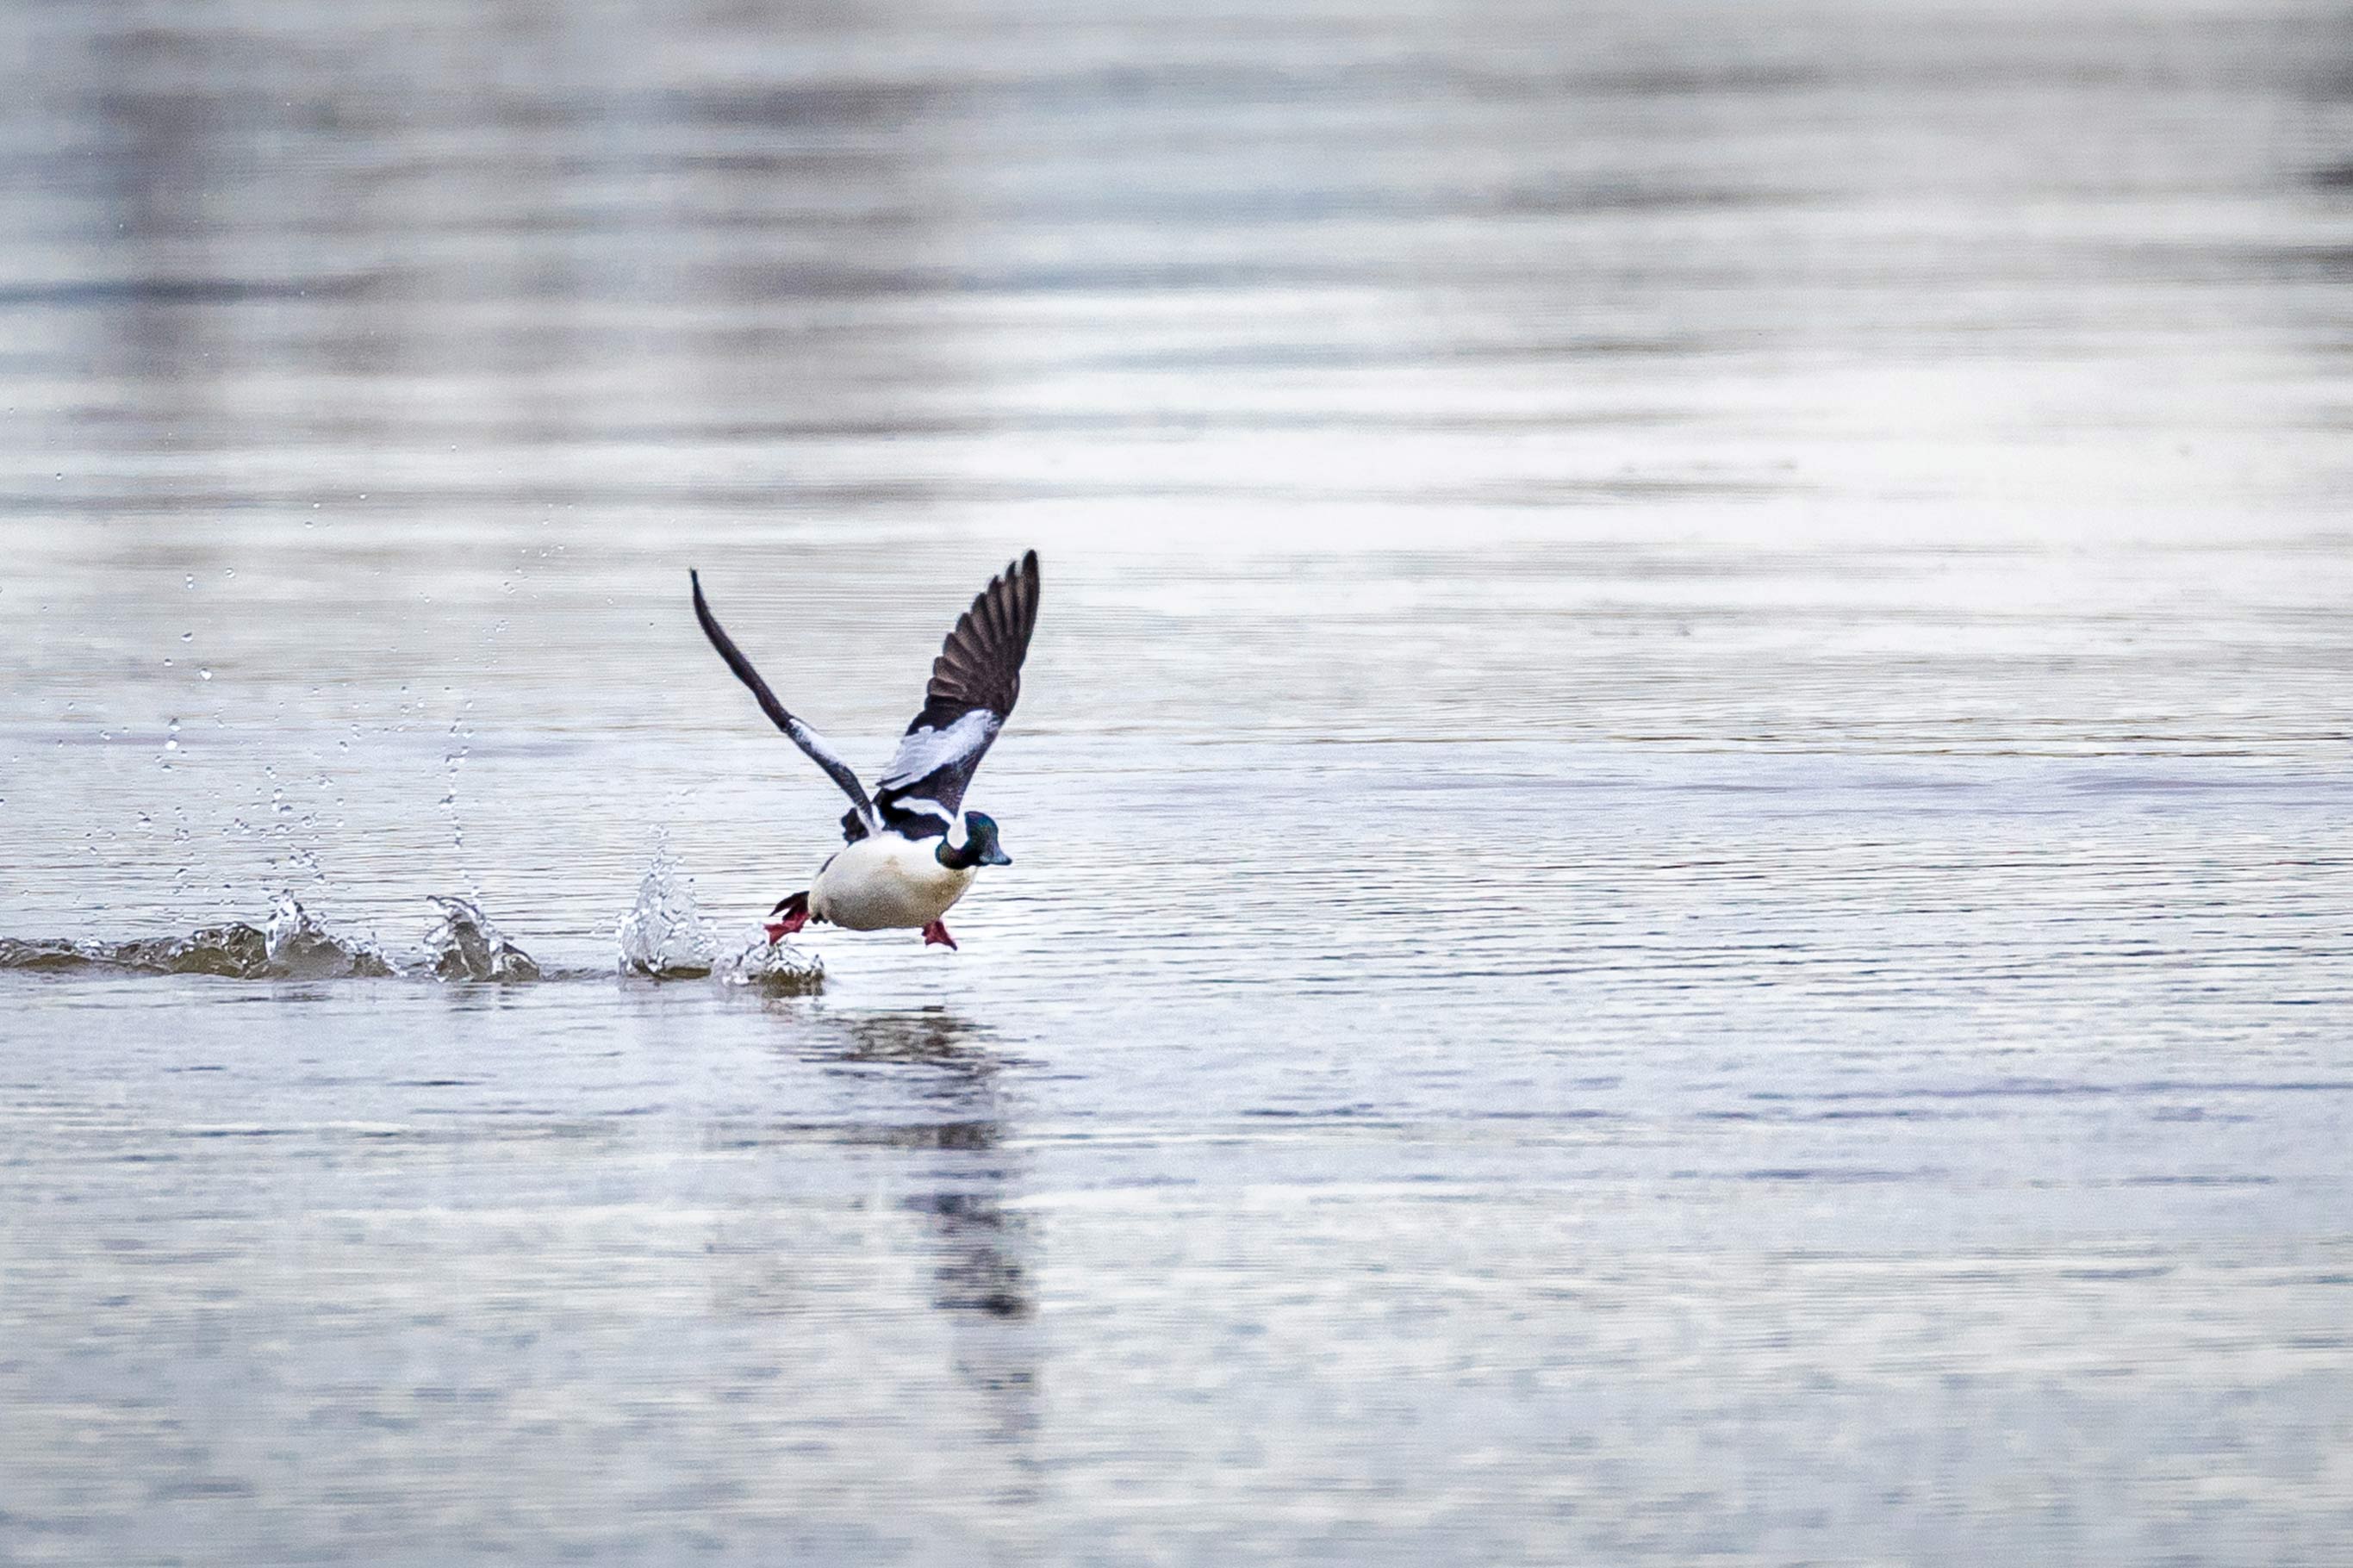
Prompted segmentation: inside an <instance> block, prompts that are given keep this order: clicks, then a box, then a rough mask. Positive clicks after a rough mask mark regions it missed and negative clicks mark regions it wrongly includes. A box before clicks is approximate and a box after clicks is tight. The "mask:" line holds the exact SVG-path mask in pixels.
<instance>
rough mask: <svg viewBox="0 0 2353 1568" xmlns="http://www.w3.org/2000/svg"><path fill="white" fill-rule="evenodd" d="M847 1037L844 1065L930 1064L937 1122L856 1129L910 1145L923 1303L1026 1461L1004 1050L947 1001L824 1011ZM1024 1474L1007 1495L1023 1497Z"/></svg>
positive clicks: (928, 1094)
mask: <svg viewBox="0 0 2353 1568" xmlns="http://www.w3.org/2000/svg"><path fill="white" fill-rule="evenodd" d="M822 1022H823V1023H826V1024H838V1025H839V1026H840V1027H841V1028H842V1029H843V1030H844V1032H845V1033H846V1034H847V1036H848V1037H849V1050H847V1051H845V1052H839V1053H838V1054H835V1055H834V1058H833V1059H835V1060H837V1061H840V1062H844V1063H859V1064H877V1065H879V1064H882V1063H899V1064H905V1065H908V1066H920V1067H923V1068H929V1069H932V1070H931V1071H929V1072H928V1073H926V1074H925V1076H924V1079H923V1085H922V1087H921V1089H919V1090H918V1092H919V1093H920V1094H921V1095H922V1096H923V1099H924V1100H929V1101H931V1102H933V1103H934V1104H935V1105H936V1106H937V1107H938V1108H939V1110H940V1111H941V1112H942V1115H941V1118H940V1119H939V1120H937V1121H916V1122H907V1121H899V1122H896V1123H893V1124H892V1125H889V1126H881V1127H873V1128H870V1129H867V1130H865V1131H863V1132H862V1133H860V1134H858V1135H856V1138H857V1141H858V1142H874V1143H880V1144H887V1145H888V1146H890V1147H892V1148H894V1149H900V1150H904V1151H907V1152H909V1153H910V1154H911V1155H912V1156H913V1158H912V1159H911V1160H910V1161H909V1163H908V1165H907V1167H906V1168H905V1169H904V1171H903V1172H902V1175H903V1178H904V1179H905V1181H906V1187H905V1190H904V1192H903V1194H902V1197H901V1198H900V1200H899V1201H900V1206H902V1208H904V1209H905V1210H906V1211H907V1212H909V1213H911V1214H913V1215H919V1216H921V1218H922V1220H923V1229H924V1231H925V1232H926V1234H927V1235H928V1237H929V1238H930V1242H931V1247H932V1250H933V1258H932V1305H933V1306H934V1308H936V1309H937V1310H939V1311H940V1312H941V1313H942V1314H944V1317H945V1319H946V1321H948V1322H949V1324H950V1325H951V1332H952V1333H953V1335H954V1343H955V1370H956V1372H957V1373H958V1375H960V1376H961V1377H962V1378H964V1379H965V1382H966V1383H967V1384H970V1385H971V1386H972V1388H973V1389H974V1390H975V1392H976V1393H977V1394H979V1395H980V1397H981V1398H982V1399H983V1400H984V1401H985V1402H986V1408H987V1411H988V1412H989V1419H990V1432H989V1436H990V1437H991V1438H992V1440H993V1441H994V1442H996V1443H997V1444H1001V1445H1007V1446H1008V1447H1007V1450H1006V1451H1007V1454H1008V1458H1011V1459H1012V1460H1013V1462H1014V1463H1015V1464H1017V1465H1018V1466H1019V1467H1020V1468H1022V1469H1023V1470H1024V1471H1027V1470H1028V1469H1029V1467H1030V1463H1031V1457H1030V1456H1029V1439H1030V1438H1031V1437H1032V1436H1034V1434H1035V1432H1036V1430H1037V1426H1038V1408H1037V1404H1038V1397H1039V1377H1038V1364H1039V1352H1040V1346H1039V1338H1038V1335H1039V1328H1038V1324H1037V1322H1036V1321H1035V1320H1036V1317H1037V1311H1038V1293H1037V1274H1038V1269H1037V1251H1038V1238H1037V1237H1036V1235H1035V1234H1034V1233H1033V1231H1032V1230H1031V1228H1030V1225H1029V1215H1027V1213H1025V1212H1024V1211H1023V1209H1022V1208H1021V1207H1020V1206H1019V1205H1018V1204H1016V1203H1013V1202H1010V1201H1009V1200H1010V1199H1011V1198H1012V1196H1013V1189H1014V1185H1015V1181H1016V1178H1017V1176H1018V1165H1019V1159H1018V1155H1016V1153H1015V1152H1013V1151H1012V1150H1011V1149H1009V1148H1008V1146H1007V1128H1006V1124H1005V1121H1004V1115H1003V1107H1002V1104H1001V1102H1000V1100H999V1096H998V1092H997V1075H998V1073H999V1072H1000V1071H1002V1070H1003V1068H1004V1067H1005V1060H1004V1058H1001V1057H999V1056H997V1054H996V1053H995V1052H993V1051H991V1050H989V1049H987V1047H986V1046H984V1045H983V1044H981V1043H980V1041H979V1039H978V1038H976V1035H975V1032H974V1031H973V1029H972V1028H971V1027H970V1026H968V1025H966V1024H965V1022H964V1021H963V1020H961V1019H959V1018H958V1017H956V1016H955V1015H954V1014H953V1013H950V1012H948V1011H947V1010H945V1009H944V1008H938V1007H929V1008H924V1009H922V1010H920V1011H915V1012H906V1013H869V1014H863V1015H858V1016H834V1017H830V1018H823V1019H822ZM1028 1484H1029V1483H1028V1482H1027V1481H1026V1480H1023V1481H1019V1482H1017V1483H1016V1484H1015V1485H1014V1487H1013V1489H1012V1490H1011V1491H1009V1492H1008V1493H1007V1494H1006V1495H1007V1496H1008V1497H1010V1496H1018V1495H1024V1494H1025V1492H1026V1489H1027V1487H1028Z"/></svg>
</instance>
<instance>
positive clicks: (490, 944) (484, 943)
mask: <svg viewBox="0 0 2353 1568" xmlns="http://www.w3.org/2000/svg"><path fill="white" fill-rule="evenodd" d="M433 902H434V903H435V904H436V905H437V906H438V907H439V909H440V910H441V920H440V923H438V925H436V926H435V927H434V928H433V929H432V931H429V932H427V935H426V938H425V944H426V946H427V948H429V949H431V950H432V952H431V956H432V963H433V973H436V974H438V975H439V976H440V977H441V978H442V979H444V980H501V981H504V980H536V979H538V978H539V977H540V971H539V964H538V963H536V962H535V961H533V958H532V956H531V954H529V953H527V952H524V951H523V950H522V949H521V948H519V947H517V946H516V945H515V944H514V943H512V942H509V941H508V940H507V939H506V938H505V937H504V936H503V935H501V933H500V931H499V928H498V927H496V926H494V925H492V924H491V921H490V917H489V916H488V915H485V914H484V913H482V911H481V910H480V907H479V906H477V905H476V904H475V903H474V902H473V901H472V900H470V899H460V898H457V897H454V896H453V897H448V898H444V897H440V896H438V895H437V896H436V897H435V898H434V900H433Z"/></svg>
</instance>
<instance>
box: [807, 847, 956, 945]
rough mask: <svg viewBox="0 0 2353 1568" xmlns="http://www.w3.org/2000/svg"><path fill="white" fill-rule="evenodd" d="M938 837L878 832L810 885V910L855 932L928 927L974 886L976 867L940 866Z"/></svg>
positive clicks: (844, 854) (848, 850)
mask: <svg viewBox="0 0 2353 1568" xmlns="http://www.w3.org/2000/svg"><path fill="white" fill-rule="evenodd" d="M939 842H940V841H939V840H938V839H936V838H925V839H919V840H912V841H911V840H908V839H905V838H902V837H899V836H898V835H897V834H895V833H877V834H873V835H871V836H869V837H865V838H861V839H860V840H859V841H858V842H857V843H855V844H852V845H850V846H849V847H846V848H844V849H843V850H842V851H841V853H839V855H836V856H835V857H834V858H832V859H830V860H828V861H827V862H826V864H825V868H824V869H823V870H821V871H819V872H818V874H817V881H816V882H815V883H814V884H813V885H812V886H811V887H810V889H809V912H810V913H811V914H814V915H815V916H817V917H818V919H819V920H824V921H832V922H833V923H834V924H835V925H838V926H842V927H845V928H847V929H848V930H850V931H888V930H893V929H896V928H898V927H901V926H926V925H929V924H931V923H932V922H933V921H935V920H937V919H939V918H940V917H941V916H942V915H944V914H945V913H947V912H948V909H949V906H951V905H953V904H954V903H955V901H956V900H958V899H960V898H962V897H964V890H965V889H966V888H968V887H970V886H971V885H972V877H973V873H972V871H971V870H969V869H967V870H963V871H957V870H954V869H951V868H948V867H945V866H943V865H941V864H940V861H939V857H938V855H936V854H935V853H934V849H935V847H937V845H938V844H939Z"/></svg>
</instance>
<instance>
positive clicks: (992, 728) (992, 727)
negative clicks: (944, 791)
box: [881, 708, 1002, 789]
mask: <svg viewBox="0 0 2353 1568" xmlns="http://www.w3.org/2000/svg"><path fill="white" fill-rule="evenodd" d="M1000 722H1002V721H1000V720H999V719H998V718H997V715H996V714H994V713H992V712H990V711H989V710H987V709H986V708H976V709H974V710H972V711H971V712H969V713H966V714H965V715H964V716H963V717H962V718H959V719H958V720H957V721H955V723H953V724H951V725H949V726H948V727H947V728H946V729H944V730H934V729H933V728H932V727H931V726H930V725H929V724H926V725H924V726H923V728H922V729H920V730H910V731H907V733H906V734H905V735H903V736H902V737H901V738H900V741H899V751H898V753H897V754H896V755H895V756H893V757H892V759H891V767H890V771H889V772H887V773H884V774H883V775H882V780H881V787H882V788H884V789H896V788H898V787H899V786H900V785H901V784H913V783H914V782H915V781H916V780H917V779H921V778H929V777H930V776H931V775H932V774H933V773H937V772H938V771H939V770H940V769H942V768H944V767H946V766H947V765H948V764H949V763H955V762H958V761H961V760H962V759H963V758H965V757H967V756H970V755H971V754H972V753H973V752H976V751H978V750H980V749H981V748H982V747H983V746H986V745H987V744H988V742H989V741H990V740H991V738H993V737H994V736H995V735H996V733H997V725H998V724H999V723H1000Z"/></svg>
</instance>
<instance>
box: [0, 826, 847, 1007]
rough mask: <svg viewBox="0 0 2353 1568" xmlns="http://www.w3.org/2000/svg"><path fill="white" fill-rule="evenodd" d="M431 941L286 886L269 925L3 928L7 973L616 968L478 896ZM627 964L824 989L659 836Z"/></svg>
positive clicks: (547, 973) (427, 973)
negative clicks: (315, 907) (527, 928)
mask: <svg viewBox="0 0 2353 1568" xmlns="http://www.w3.org/2000/svg"><path fill="white" fill-rule="evenodd" d="M428 901H429V902H430V903H431V904H432V905H433V907H434V910H435V911H436V914H437V919H436V920H435V921H434V923H433V925H432V927H431V929H430V930H428V931H427V932H426V933H425V938H424V945H423V946H422V948H421V949H418V950H414V951H410V952H403V953H401V954H399V955H398V956H395V955H393V954H391V953H388V952H385V949H384V948H383V947H381V946H380V945H378V944H377V942H375V940H374V939H373V938H370V937H358V936H351V935H344V934H339V933H337V932H336V931H332V930H331V929H329V927H328V926H327V924H326V922H324V921H322V920H320V919H319V918H318V917H317V916H316V915H313V914H312V913H311V911H310V910H306V909H304V908H303V907H302V905H301V902H300V901H298V900H296V899H295V897H294V896H293V894H291V893H282V894H280V895H279V897H278V899H277V900H276V901H275V903H274V904H273V906H272V907H271V910H270V912H269V918H268V919H267V920H266V921H263V922H262V923H261V924H259V925H252V924H248V923H247V922H245V921H227V922H226V923H224V924H221V925H209V926H203V927H199V928H198V929H196V930H195V931H189V932H187V933H185V935H178V936H152V937H141V938H137V939H134V940H132V941H128V942H108V941H101V940H91V939H75V938H23V937H0V972H7V971H21V972H26V973H75V972H81V971H100V972H107V971H111V972H114V973H126V974H209V975H216V976H219V977H222V978H225V979H231V980H343V979H365V980H388V979H411V978H424V979H432V980H440V981H448V982H465V983H475V982H479V983H486V984H520V983H523V982H529V981H538V980H556V979H565V980H583V979H591V978H596V977H600V976H609V975H610V974H611V973H613V971H611V970H609V969H588V970H568V971H567V970H552V969H550V968H549V967H548V966H546V965H543V964H542V963H540V962H539V961H538V960H537V959H535V958H533V956H532V955H531V954H530V953H528V952H524V951H523V950H522V948H521V947H520V946H518V945H517V944H516V943H515V942H512V941H511V940H510V939H509V938H508V937H507V936H506V934H505V933H504V932H502V931H500V930H499V928H498V927H497V926H496V925H495V924H493V923H492V922H491V918H490V917H489V916H488V915H486V914H484V913H483V912H482V910H481V906H480V904H478V903H476V902H475V901H474V900H471V899H467V898H461V897H459V896H457V895H455V894H436V895H433V896H432V897H431V898H430V899H429V900H428ZM616 937H617V944H618V947H619V962H618V967H619V972H620V973H621V974H622V975H624V976H626V977H631V978H636V979H640V980H652V981H663V982H668V981H680V980H715V981H717V982H719V983H721V984H726V985H732V986H747V987H752V988H754V989H757V990H761V991H765V992H769V993H774V994H787V995H789V994H801V993H807V992H814V991H817V990H818V989H820V988H821V987H822V986H823V984H824V982H825V964H824V963H823V961H822V960H820V959H819V958H818V956H817V955H816V954H815V953H812V952H804V951H802V950H800V949H798V948H795V947H791V946H788V945H786V944H783V943H778V944H776V945H775V946H771V945H769V943H768V942H766V941H765V939H761V938H754V940H752V941H751V942H748V943H746V944H744V946H743V947H742V948H741V949H740V950H738V951H735V952H732V953H731V952H727V951H726V950H725V946H724V944H723V942H722V941H721V940H720V938H719V936H718V935H717V934H716V933H715V932H714V931H712V928H711V926H710V925H709V923H708V922H706V921H704V920H703V918H702V913H701V911H700V910H697V909H696V907H695V902H694V889H693V883H692V880H691V879H690V878H688V877H687V876H686V875H685V874H684V873H683V872H682V871H681V869H680V868H679V867H678V865H677V863H676V862H675V861H674V860H672V859H671V858H670V853H669V850H668V849H667V847H664V846H662V845H660V844H659V843H657V845H656V847H655V852H654V859H653V864H652V865H651V866H650V867H649V868H647V871H646V874H645V877H644V879H642V880H641V881H640V882H639V883H638V895H637V899H636V901H635V902H634V903H633V904H632V905H631V906H630V908H629V910H628V913H627V914H626V915H624V916H623V917H622V919H621V921H620V925H619V927H618V929H617V932H616Z"/></svg>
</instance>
